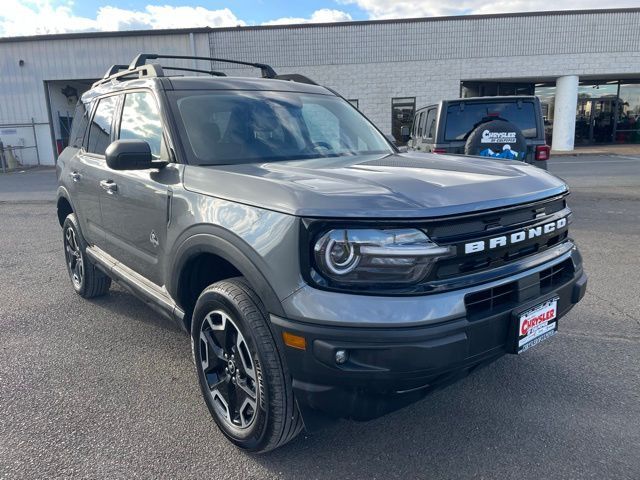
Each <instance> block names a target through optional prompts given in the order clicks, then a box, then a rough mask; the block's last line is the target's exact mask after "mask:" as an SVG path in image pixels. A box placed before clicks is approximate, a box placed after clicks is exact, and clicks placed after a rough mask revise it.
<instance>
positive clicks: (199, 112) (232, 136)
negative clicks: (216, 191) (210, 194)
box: [169, 90, 393, 165]
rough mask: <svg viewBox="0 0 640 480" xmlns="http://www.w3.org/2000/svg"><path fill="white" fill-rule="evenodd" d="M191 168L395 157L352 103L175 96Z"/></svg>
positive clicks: (269, 96)
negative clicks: (302, 160) (373, 156)
mask: <svg viewBox="0 0 640 480" xmlns="http://www.w3.org/2000/svg"><path fill="white" fill-rule="evenodd" d="M169 95H170V99H171V103H172V105H173V108H174V110H177V112H178V115H177V117H178V118H179V123H181V125H179V128H180V129H181V130H182V132H181V133H182V138H186V139H187V141H185V142H184V143H185V144H186V145H185V147H187V150H190V151H189V152H187V153H188V154H189V156H190V157H191V158H190V163H193V164H197V165H224V164H238V163H252V162H262V161H266V162H273V161H279V160H294V159H296V160H298V159H305V158H319V157H338V156H345V155H363V154H379V153H385V154H386V153H392V151H393V150H392V148H391V147H390V146H389V143H388V142H387V140H386V139H385V138H384V137H383V136H382V135H381V134H380V132H378V131H377V130H376V129H375V128H374V127H373V125H371V124H370V123H369V122H368V121H367V120H366V119H365V118H364V116H363V115H361V114H360V113H359V112H358V111H357V110H356V109H354V108H353V107H352V106H351V105H350V104H349V103H348V102H347V101H345V100H343V99H341V98H340V97H336V96H333V95H319V94H308V93H296V92H257V91H241V90H240V91H238V90H224V91H211V90H208V91H196V92H194V91H188V92H186V91H182V92H180V91H178V92H170V93H169Z"/></svg>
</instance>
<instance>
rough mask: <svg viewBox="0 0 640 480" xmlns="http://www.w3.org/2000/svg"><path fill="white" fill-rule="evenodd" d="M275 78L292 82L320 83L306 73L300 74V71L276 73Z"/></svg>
mask: <svg viewBox="0 0 640 480" xmlns="http://www.w3.org/2000/svg"><path fill="white" fill-rule="evenodd" d="M274 78H275V79H276V80H288V81H290V82H297V83H308V84H309V85H318V84H317V83H316V82H314V81H313V80H311V79H310V78H309V77H306V76H304V75H300V74H299V73H283V74H281V75H276V76H275V77H274Z"/></svg>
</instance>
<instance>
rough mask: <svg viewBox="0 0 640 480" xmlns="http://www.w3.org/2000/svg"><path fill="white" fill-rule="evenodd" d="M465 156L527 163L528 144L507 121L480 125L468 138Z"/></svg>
mask: <svg viewBox="0 0 640 480" xmlns="http://www.w3.org/2000/svg"><path fill="white" fill-rule="evenodd" d="M464 153H465V155H479V156H481V157H492V158H504V159H508V160H520V161H522V162H524V161H525V159H526V156H527V142H526V139H525V137H524V135H523V134H522V131H521V130H520V129H519V128H518V127H516V126H515V125H514V124H512V123H511V122H507V121H506V120H491V121H489V122H485V123H482V124H480V125H478V126H477V127H476V128H475V129H474V130H473V131H472V132H471V134H470V135H469V136H468V137H467V142H466V144H465V146H464Z"/></svg>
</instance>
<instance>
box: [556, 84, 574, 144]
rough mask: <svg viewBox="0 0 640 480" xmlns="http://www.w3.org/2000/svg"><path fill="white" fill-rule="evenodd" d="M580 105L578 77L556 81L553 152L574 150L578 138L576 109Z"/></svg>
mask: <svg viewBox="0 0 640 480" xmlns="http://www.w3.org/2000/svg"><path fill="white" fill-rule="evenodd" d="M577 105H578V76H577V75H567V76H566V77H559V78H558V79H557V80H556V100H555V108H554V111H553V145H552V147H551V149H552V150H558V151H565V152H566V151H569V150H573V142H574V139H575V136H576V107H577Z"/></svg>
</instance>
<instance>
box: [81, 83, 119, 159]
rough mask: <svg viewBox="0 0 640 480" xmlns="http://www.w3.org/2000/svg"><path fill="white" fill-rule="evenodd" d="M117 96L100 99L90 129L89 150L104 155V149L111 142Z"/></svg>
mask: <svg viewBox="0 0 640 480" xmlns="http://www.w3.org/2000/svg"><path fill="white" fill-rule="evenodd" d="M116 104H117V97H115V96H113V97H105V98H101V99H100V100H99V101H98V106H97V107H96V113H95V114H94V115H93V120H92V121H91V128H90V129H89V145H88V147H87V150H88V151H89V152H92V153H97V154H99V155H104V151H105V150H106V149H107V147H108V146H109V143H111V120H112V119H113V113H114V112H115V109H116Z"/></svg>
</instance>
